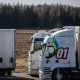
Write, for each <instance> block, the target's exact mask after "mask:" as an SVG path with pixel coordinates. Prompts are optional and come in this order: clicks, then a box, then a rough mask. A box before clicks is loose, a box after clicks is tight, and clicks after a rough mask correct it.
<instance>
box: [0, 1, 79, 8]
mask: <svg viewBox="0 0 80 80" xmlns="http://www.w3.org/2000/svg"><path fill="white" fill-rule="evenodd" d="M0 2H3V4H4V3H7V4H8V3H10V4H13V3H15V4H17V3H18V2H19V3H20V4H21V3H22V4H29V5H31V4H34V5H38V4H44V3H47V4H53V3H54V4H56V3H59V4H60V3H61V4H65V5H68V4H69V5H71V6H74V7H80V0H0Z"/></svg>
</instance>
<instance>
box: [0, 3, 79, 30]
mask: <svg viewBox="0 0 80 80" xmlns="http://www.w3.org/2000/svg"><path fill="white" fill-rule="evenodd" d="M63 26H80V7H73V6H69V5H62V4H56V5H55V4H51V5H47V4H46V3H45V4H44V5H36V6H35V5H22V4H19V3H18V4H17V5H14V4H13V5H10V4H2V3H0V29H51V28H56V27H63Z"/></svg>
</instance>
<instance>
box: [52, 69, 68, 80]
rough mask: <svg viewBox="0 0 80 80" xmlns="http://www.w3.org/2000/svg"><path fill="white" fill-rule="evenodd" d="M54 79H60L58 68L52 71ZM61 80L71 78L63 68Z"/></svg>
mask: <svg viewBox="0 0 80 80" xmlns="http://www.w3.org/2000/svg"><path fill="white" fill-rule="evenodd" d="M52 80H58V71H57V69H56V70H54V71H53V73H52ZM59 80H69V78H68V75H67V74H66V72H65V71H64V70H62V69H60V70H59Z"/></svg>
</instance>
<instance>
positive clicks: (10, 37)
mask: <svg viewBox="0 0 80 80" xmlns="http://www.w3.org/2000/svg"><path fill="white" fill-rule="evenodd" d="M15 65H16V64H15V29H0V76H4V74H6V73H7V74H8V76H11V70H14V69H15Z"/></svg>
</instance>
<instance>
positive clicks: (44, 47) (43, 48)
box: [41, 46, 46, 56]
mask: <svg viewBox="0 0 80 80" xmlns="http://www.w3.org/2000/svg"><path fill="white" fill-rule="evenodd" d="M45 49H46V46H42V52H41V56H43V55H44V51H45Z"/></svg>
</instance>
